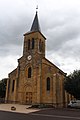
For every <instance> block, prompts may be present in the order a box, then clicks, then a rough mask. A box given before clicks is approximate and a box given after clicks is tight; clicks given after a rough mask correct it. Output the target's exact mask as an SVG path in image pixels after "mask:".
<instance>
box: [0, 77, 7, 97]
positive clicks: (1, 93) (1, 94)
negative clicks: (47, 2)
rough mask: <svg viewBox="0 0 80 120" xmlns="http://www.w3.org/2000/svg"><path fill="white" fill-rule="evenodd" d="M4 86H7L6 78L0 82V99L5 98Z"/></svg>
mask: <svg viewBox="0 0 80 120" xmlns="http://www.w3.org/2000/svg"><path fill="white" fill-rule="evenodd" d="M6 85H7V78H4V79H2V80H1V81H0V98H5V94H6Z"/></svg>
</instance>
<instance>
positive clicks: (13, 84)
mask: <svg viewBox="0 0 80 120" xmlns="http://www.w3.org/2000/svg"><path fill="white" fill-rule="evenodd" d="M14 86H15V80H13V82H12V92H14Z"/></svg>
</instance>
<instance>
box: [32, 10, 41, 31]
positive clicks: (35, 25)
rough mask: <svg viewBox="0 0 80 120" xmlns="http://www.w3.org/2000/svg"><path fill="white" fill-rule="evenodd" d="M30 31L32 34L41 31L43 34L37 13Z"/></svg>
mask: <svg viewBox="0 0 80 120" xmlns="http://www.w3.org/2000/svg"><path fill="white" fill-rule="evenodd" d="M30 31H31V32H32V31H40V32H41V29H40V26H39V20H38V15H37V11H36V15H35V18H34V20H33V23H32V26H31V29H30Z"/></svg>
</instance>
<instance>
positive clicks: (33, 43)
mask: <svg viewBox="0 0 80 120" xmlns="http://www.w3.org/2000/svg"><path fill="white" fill-rule="evenodd" d="M34 45H35V41H34V38H32V49H34Z"/></svg>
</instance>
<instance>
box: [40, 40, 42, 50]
mask: <svg viewBox="0 0 80 120" xmlns="http://www.w3.org/2000/svg"><path fill="white" fill-rule="evenodd" d="M41 50H42V42H41V40H40V41H39V52H41Z"/></svg>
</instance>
